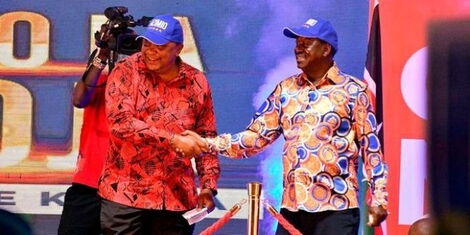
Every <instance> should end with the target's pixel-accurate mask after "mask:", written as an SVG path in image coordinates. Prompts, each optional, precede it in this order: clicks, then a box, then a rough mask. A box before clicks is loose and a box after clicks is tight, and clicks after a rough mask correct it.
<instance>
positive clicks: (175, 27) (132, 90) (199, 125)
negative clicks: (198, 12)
mask: <svg viewBox="0 0 470 235" xmlns="http://www.w3.org/2000/svg"><path fill="white" fill-rule="evenodd" d="M139 38H142V40H143V42H142V51H141V52H139V53H136V54H134V55H132V56H130V57H128V58H126V59H124V60H122V61H121V62H120V63H118V64H117V65H116V67H115V69H114V70H113V72H112V73H111V75H110V76H109V78H108V83H107V87H106V96H105V99H106V114H107V121H108V126H109V128H110V147H109V150H108V156H107V159H106V162H105V167H104V171H103V174H102V176H101V179H100V184H99V194H100V196H101V197H102V198H103V200H102V204H101V226H102V230H103V233H104V234H192V232H193V230H194V225H192V226H190V225H188V223H187V221H186V220H184V218H183V217H182V214H183V213H184V212H186V211H188V210H190V209H193V208H195V207H196V206H198V207H207V208H208V209H209V210H211V209H213V208H214V201H213V196H214V194H215V193H216V188H217V180H218V177H219V174H220V167H219V162H218V159H217V156H216V155H214V154H203V155H201V156H199V157H198V158H197V159H195V162H196V164H195V165H196V169H197V174H198V176H199V184H200V188H201V191H200V193H199V195H198V193H197V190H196V185H195V172H194V170H193V168H192V164H191V158H190V156H185V155H183V154H181V153H179V152H177V151H175V150H174V149H181V150H185V152H193V153H196V154H198V153H201V152H202V151H201V149H199V148H198V147H197V145H196V146H195V147H191V148H192V149H191V151H187V149H185V148H186V147H185V145H182V144H180V143H181V142H188V141H189V142H191V141H193V140H192V137H189V136H182V135H179V134H178V133H181V132H182V131H184V130H185V129H191V130H193V131H195V132H197V133H198V134H200V135H202V136H207V137H210V136H215V135H216V131H215V116H214V111H213V104H212V97H211V91H210V87H209V84H208V82H207V79H206V78H205V76H204V74H203V73H202V72H201V71H199V70H197V69H195V68H193V67H191V66H190V65H188V64H186V63H184V62H183V61H182V60H181V58H180V57H179V54H180V52H181V50H182V48H183V29H182V27H181V24H180V23H179V22H178V20H176V19H175V18H173V17H172V16H171V15H161V16H157V17H155V18H154V19H153V20H152V21H151V22H150V24H149V25H148V27H147V31H146V32H145V33H144V34H143V35H142V36H139ZM172 145H173V147H174V148H172Z"/></svg>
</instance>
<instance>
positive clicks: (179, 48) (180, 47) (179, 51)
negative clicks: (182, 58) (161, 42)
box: [177, 43, 183, 55]
mask: <svg viewBox="0 0 470 235" xmlns="http://www.w3.org/2000/svg"><path fill="white" fill-rule="evenodd" d="M177 46H178V49H177V55H180V53H181V51H183V43H180V44H177Z"/></svg>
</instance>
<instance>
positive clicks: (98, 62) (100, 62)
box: [92, 56, 107, 70]
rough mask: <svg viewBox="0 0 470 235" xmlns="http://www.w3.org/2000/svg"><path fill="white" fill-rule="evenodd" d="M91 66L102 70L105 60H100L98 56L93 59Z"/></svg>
mask: <svg viewBox="0 0 470 235" xmlns="http://www.w3.org/2000/svg"><path fill="white" fill-rule="evenodd" d="M92 64H93V66H95V67H97V68H98V69H100V70H103V69H104V67H106V65H107V63H106V60H101V59H100V58H99V57H98V56H96V57H95V58H94V59H93V63H92Z"/></svg>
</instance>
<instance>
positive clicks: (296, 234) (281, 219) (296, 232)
mask: <svg viewBox="0 0 470 235" xmlns="http://www.w3.org/2000/svg"><path fill="white" fill-rule="evenodd" d="M273 216H274V218H276V219H277V221H278V222H279V224H280V225H282V227H283V228H285V229H286V230H287V231H288V232H289V233H290V234H292V235H302V233H301V232H300V231H299V230H297V229H296V228H295V227H294V226H293V225H292V224H290V223H289V221H287V220H286V219H285V218H284V217H283V216H282V215H281V214H280V213H277V214H273Z"/></svg>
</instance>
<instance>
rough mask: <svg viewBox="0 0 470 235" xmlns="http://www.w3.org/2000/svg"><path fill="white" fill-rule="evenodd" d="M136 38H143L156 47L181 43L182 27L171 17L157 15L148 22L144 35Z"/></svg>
mask: <svg viewBox="0 0 470 235" xmlns="http://www.w3.org/2000/svg"><path fill="white" fill-rule="evenodd" d="M137 38H145V39H147V40H149V41H150V42H152V43H153V44H157V45H164V44H167V43H169V42H176V43H183V27H181V24H180V22H179V21H178V20H177V19H175V18H173V16H171V15H159V16H155V18H153V19H152V20H151V21H150V23H149V25H148V26H147V30H146V31H145V33H144V34H143V35H140V36H138V37H137Z"/></svg>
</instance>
